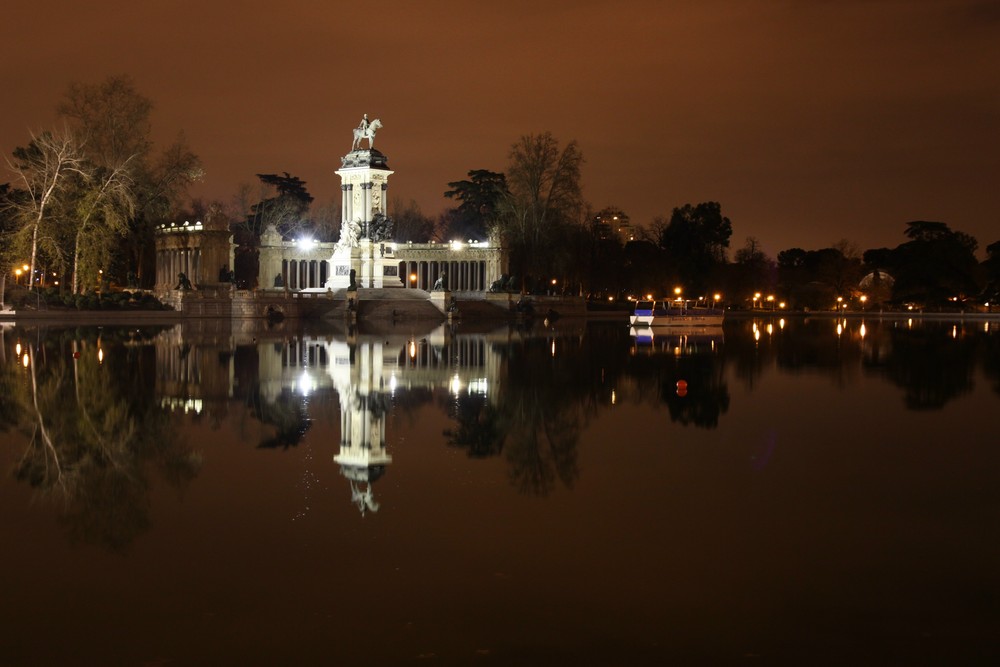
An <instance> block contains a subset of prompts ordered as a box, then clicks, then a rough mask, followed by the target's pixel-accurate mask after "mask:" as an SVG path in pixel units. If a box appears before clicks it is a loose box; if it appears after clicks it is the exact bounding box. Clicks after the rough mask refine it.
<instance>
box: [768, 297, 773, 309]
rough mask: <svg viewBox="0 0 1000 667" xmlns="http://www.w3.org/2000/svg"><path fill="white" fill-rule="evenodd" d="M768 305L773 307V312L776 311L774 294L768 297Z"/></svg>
mask: <svg viewBox="0 0 1000 667" xmlns="http://www.w3.org/2000/svg"><path fill="white" fill-rule="evenodd" d="M767 303H768V305H770V306H771V310H774V295H773V294H768V295H767Z"/></svg>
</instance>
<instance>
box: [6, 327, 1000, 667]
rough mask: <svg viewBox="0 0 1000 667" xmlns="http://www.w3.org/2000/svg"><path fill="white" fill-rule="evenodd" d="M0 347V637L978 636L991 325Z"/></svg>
mask: <svg viewBox="0 0 1000 667" xmlns="http://www.w3.org/2000/svg"><path fill="white" fill-rule="evenodd" d="M328 326H333V325H328ZM0 342H2V346H0V349H2V356H0V427H2V430H0V468H2V471H3V474H2V476H0V550H2V556H0V564H2V567H0V597H2V603H0V664H3V665H188V664H199V665H201V664H206V665H222V664H226V665H228V664H234V665H258V664H302V665H312V664H334V665H339V664H344V665H346V664H367V665H380V664H399V663H403V664H407V663H414V664H429V665H437V664H448V665H465V664H473V665H475V664H482V665H490V664H504V665H563V664H566V665H653V664H657V665H658V664H690V663H730V662H738V663H743V662H750V663H761V662H763V663H773V662H775V661H782V662H785V661H787V662H795V663H797V664H817V663H824V664H857V663H864V664H924V663H930V664H969V663H986V662H990V661H991V660H992V659H997V658H1000V484H998V482H1000V438H998V435H997V434H998V423H1000V422H998V414H1000V324H998V323H996V322H994V323H992V324H991V323H987V322H981V321H978V322H977V321H966V322H961V321H956V322H925V321H918V320H914V321H907V320H906V319H901V320H884V321H880V320H878V319H867V320H864V321H862V320H860V319H847V320H835V319H832V318H812V319H802V318H789V319H788V320H787V321H784V320H779V319H777V318H775V319H750V318H747V319H732V320H730V321H728V322H727V323H726V326H725V330H724V331H721V330H720V331H714V332H710V335H702V336H688V337H682V336H657V337H655V338H653V339H652V340H648V339H646V338H644V337H641V336H640V337H635V336H633V335H631V334H630V332H629V330H628V328H627V327H626V326H624V325H621V324H590V325H589V326H588V325H586V324H581V323H573V322H565V321H559V322H557V323H556V324H555V326H553V327H548V326H545V325H544V324H543V323H538V324H537V325H536V326H535V327H534V328H533V329H531V330H529V331H524V330H518V329H508V328H506V327H505V328H503V329H501V330H498V331H488V332H476V331H474V330H472V328H471V327H466V328H459V329H458V330H457V331H455V332H452V331H448V330H446V329H444V328H439V329H435V330H426V329H421V328H420V325H406V324H403V325H400V326H399V327H397V328H395V329H391V330H388V331H381V332H378V333H364V332H356V331H344V330H343V329H342V328H336V327H334V328H327V329H324V328H322V327H319V326H318V325H317V326H313V327H307V328H300V327H299V325H296V324H293V323H284V324H282V325H277V326H275V327H273V328H268V327H267V326H265V325H264V324H263V323H256V322H252V323H245V322H233V323H231V322H228V321H204V322H190V323H185V324H184V325H181V326H176V327H172V326H171V327H157V328H136V327H115V326H106V327H103V328H87V327H74V326H65V327H63V326H46V327H44V328H28V327H20V326H18V327H8V328H6V329H3V331H2V339H0ZM678 383H680V384H678ZM993 664H995V663H993Z"/></svg>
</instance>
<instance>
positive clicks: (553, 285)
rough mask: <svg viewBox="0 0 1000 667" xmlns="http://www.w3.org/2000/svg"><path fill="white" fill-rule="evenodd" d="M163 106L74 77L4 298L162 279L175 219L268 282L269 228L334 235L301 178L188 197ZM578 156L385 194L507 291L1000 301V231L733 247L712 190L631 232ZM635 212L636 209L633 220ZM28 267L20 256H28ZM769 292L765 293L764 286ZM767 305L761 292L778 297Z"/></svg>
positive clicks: (11, 188)
mask: <svg viewBox="0 0 1000 667" xmlns="http://www.w3.org/2000/svg"><path fill="white" fill-rule="evenodd" d="M152 109H153V103H152V102H151V101H150V100H149V99H148V98H147V97H145V96H144V95H142V94H141V93H140V92H139V91H138V90H137V89H136V88H135V85H134V83H133V82H132V80H131V79H129V78H128V77H126V76H112V77H109V78H107V79H106V80H104V81H102V82H100V83H97V84H83V83H74V84H72V85H70V86H69V88H68V89H67V91H66V93H65V95H64V97H63V99H62V101H61V102H60V103H59V105H58V107H57V115H58V119H59V125H58V126H57V128H55V129H50V130H45V131H42V132H38V133H35V134H32V135H31V136H30V138H29V141H28V142H27V144H26V145H25V146H23V147H19V148H17V149H15V150H14V151H13V154H12V156H11V157H9V158H7V167H8V170H9V172H10V174H11V176H12V178H11V181H10V182H9V183H7V184H0V269H2V271H0V292H2V291H3V287H4V281H6V280H9V279H10V277H11V276H12V275H17V274H21V273H24V274H26V275H24V276H23V278H22V277H21V276H19V275H18V276H17V278H16V279H17V280H18V281H19V282H21V283H22V284H24V285H28V286H31V285H36V284H45V285H50V286H51V285H58V286H59V290H60V291H70V292H71V293H73V294H76V293H79V292H82V291H84V290H88V289H93V288H95V287H100V286H101V283H102V282H103V283H107V282H109V281H114V282H117V283H118V284H120V285H125V284H128V285H130V286H135V287H150V286H152V284H153V281H154V280H155V257H154V247H155V244H154V238H153V237H154V231H155V228H156V226H157V225H159V224H162V223H164V222H168V221H173V220H178V219H195V220H202V221H204V222H205V223H206V224H208V225H212V226H216V227H221V228H228V229H230V230H231V231H232V232H233V234H234V240H235V242H236V245H237V253H236V261H235V266H234V267H231V268H233V269H234V270H235V277H236V278H237V279H238V281H239V282H240V283H242V284H245V285H248V286H249V285H252V284H254V282H255V281H256V278H257V276H256V271H257V256H258V249H259V246H260V239H261V235H262V234H263V233H264V230H265V229H267V228H268V227H272V226H273V227H274V228H275V229H276V230H277V231H278V232H279V233H280V234H281V235H282V236H283V237H284V238H286V239H292V238H299V237H303V236H306V237H310V238H314V239H316V240H317V241H338V240H339V238H340V233H341V224H340V219H341V210H340V201H339V198H338V199H332V200H330V201H328V202H325V203H317V202H315V200H314V197H313V196H312V195H311V194H310V193H309V191H308V187H307V183H306V182H305V181H303V180H302V179H300V178H298V177H296V176H294V175H292V174H289V173H288V172H282V173H265V174H257V175H256V177H257V182H256V183H255V184H252V185H251V184H242V185H240V186H239V187H238V188H237V190H236V192H235V193H234V195H233V196H232V198H231V200H230V201H229V202H221V201H210V202H206V201H204V200H198V199H194V200H192V199H190V198H189V195H188V190H189V187H190V186H191V185H192V184H193V183H194V182H196V181H198V180H199V179H200V178H201V177H202V169H201V162H200V160H199V158H198V156H197V155H195V154H194V153H193V152H192V151H191V149H190V148H189V147H188V146H187V143H186V141H185V140H184V137H183V135H182V134H180V135H178V137H177V138H176V139H175V140H174V141H173V142H171V143H170V144H168V145H167V146H165V147H164V148H161V149H159V150H158V149H157V148H156V147H155V146H154V144H153V141H152V138H151V137H152V123H151V112H152ZM583 164H584V156H583V153H582V151H581V149H580V146H579V145H578V143H577V142H576V141H570V142H568V143H566V144H562V143H561V142H560V141H559V140H558V139H556V138H555V137H554V136H553V135H552V134H551V133H550V132H543V133H539V134H529V135H525V136H522V137H521V138H519V139H518V140H517V141H515V142H514V143H513V144H512V146H511V148H510V151H509V154H508V161H507V165H506V168H505V170H504V171H503V172H495V171H490V170H487V169H474V170H470V171H468V172H467V177H466V178H465V179H462V180H456V181H453V182H450V183H448V189H447V190H446V191H445V192H444V196H445V198H447V199H448V200H450V201H451V202H452V203H453V205H452V206H451V207H450V208H448V209H446V210H445V211H444V212H443V213H442V214H441V215H440V216H438V217H436V218H434V217H431V216H428V215H425V214H424V213H423V212H422V211H421V210H420V208H419V206H418V205H417V204H416V202H414V201H412V200H411V201H409V202H404V201H402V200H400V199H398V198H397V199H394V200H392V201H391V202H389V213H390V219H388V220H385V221H382V222H381V223H380V224H381V227H380V228H385V229H392V230H393V238H394V240H396V241H398V242H407V241H413V242H427V241H431V240H437V241H446V240H452V239H461V240H480V241H481V240H486V239H488V238H493V239H495V240H497V241H501V242H502V243H503V244H504V247H505V249H506V251H507V255H508V260H509V271H510V273H509V275H507V276H504V283H505V284H504V287H505V288H506V289H512V290H517V291H523V292H538V291H557V292H559V293H566V294H575V295H583V296H587V297H589V298H591V299H594V300H603V301H608V300H612V301H617V300H622V299H625V298H626V297H628V296H633V297H637V296H645V295H655V296H656V297H665V296H668V295H672V294H673V293H674V290H675V288H678V287H679V288H681V291H682V293H683V295H684V296H685V297H689V298H698V297H703V298H706V299H713V298H714V296H715V295H716V294H718V295H719V296H720V299H721V300H723V301H725V302H726V303H728V304H730V305H741V304H742V305H747V306H748V307H755V306H758V305H769V304H770V305H773V303H775V302H784V303H786V305H787V307H790V308H791V307H800V308H828V307H830V306H831V305H832V304H833V303H834V302H835V300H836V299H837V298H838V297H840V298H841V299H848V300H849V299H852V298H858V297H860V296H861V295H862V294H863V295H864V296H865V300H866V302H867V303H869V304H871V305H873V306H874V305H876V304H880V305H902V304H905V303H918V304H920V305H922V306H926V307H932V308H933V307H944V306H948V305H951V306H954V305H956V303H962V304H969V303H971V302H979V303H986V302H991V301H992V302H995V301H997V300H998V299H1000V241H997V242H995V243H992V244H991V245H989V246H987V247H986V253H987V259H986V260H985V261H984V262H979V261H978V260H977V259H976V256H975V252H976V249H977V247H978V243H977V241H976V239H974V238H973V237H971V236H970V235H968V234H965V233H963V232H960V231H955V230H952V229H950V228H949V227H948V225H947V224H945V223H942V222H930V221H914V222H909V223H906V224H905V226H904V229H903V233H904V236H905V239H906V240H905V241H904V242H902V243H901V244H899V245H898V246H897V247H895V248H872V249H868V250H866V251H864V252H862V251H861V250H860V249H859V248H858V247H857V246H855V245H854V244H852V243H850V242H848V241H846V240H845V241H841V242H839V243H837V244H835V245H833V246H831V247H829V248H820V249H815V250H806V249H802V248H789V249H786V250H783V251H781V252H779V253H777V256H776V257H774V258H772V257H770V256H768V255H767V254H766V253H765V252H764V251H763V249H762V247H761V245H760V243H759V242H758V241H757V240H756V239H755V238H754V237H752V236H751V237H747V238H746V240H745V242H744V244H743V245H742V246H741V247H739V248H736V249H735V250H734V251H733V252H732V256H731V257H730V251H731V250H733V249H732V248H731V240H732V235H733V223H732V222H731V221H730V219H729V218H728V217H726V216H725V215H724V214H723V211H722V206H721V204H720V203H718V202H713V201H709V202H700V203H694V204H691V203H688V204H683V205H681V206H677V207H675V208H673V209H672V211H671V213H670V214H669V215H662V216H657V217H655V218H654V219H653V220H652V221H650V223H649V224H648V225H647V226H641V227H637V228H636V229H635V230H634V232H633V234H631V235H630V236H629V237H628V238H623V237H622V236H621V235H619V234H615V233H608V230H607V229H606V225H605V224H604V223H603V222H602V221H603V219H604V218H605V214H607V213H608V212H610V211H615V212H620V211H619V210H618V209H616V208H615V207H613V206H609V207H607V208H605V209H603V210H602V211H598V212H595V210H594V208H593V207H592V206H591V205H590V204H589V203H587V202H586V201H585V199H584V197H583V191H582V187H581V182H580V180H581V168H582V165H583ZM623 215H624V214H623ZM25 267H26V268H25ZM755 296H757V297H758V299H757V300H755V299H754V297H755ZM768 296H771V297H773V299H774V300H773V301H767V297H768Z"/></svg>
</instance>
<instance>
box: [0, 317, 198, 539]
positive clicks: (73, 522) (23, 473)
mask: <svg viewBox="0 0 1000 667" xmlns="http://www.w3.org/2000/svg"><path fill="white" fill-rule="evenodd" d="M119 333H121V335H122V336H125V335H127V334H125V333H124V332H116V331H114V330H108V329H105V330H104V331H103V332H102V333H101V335H100V337H99V338H98V337H97V332H96V331H95V332H94V333H93V334H91V335H90V336H87V335H84V334H80V333H76V332H64V333H61V334H54V335H51V336H46V337H44V338H40V339H39V340H37V342H35V343H33V344H32V345H31V346H30V347H28V349H27V351H26V354H27V355H28V364H27V366H24V365H23V364H22V365H14V366H8V365H5V366H4V377H5V380H4V384H7V385H9V386H10V388H11V389H12V391H11V393H10V394H7V395H6V396H5V402H6V401H12V402H15V403H16V404H17V406H18V409H19V415H18V416H19V418H18V420H17V427H18V429H19V430H20V431H22V432H23V433H24V434H25V436H26V437H27V438H28V445H27V447H26V449H25V452H24V454H23V456H22V457H21V459H20V460H19V461H18V463H17V465H16V466H15V470H14V475H15V477H16V478H17V479H18V480H20V481H23V482H26V483H28V484H30V485H31V486H33V487H35V488H36V489H38V490H39V492H41V493H42V494H44V495H45V496H47V497H50V498H52V499H53V500H55V499H58V500H59V501H60V504H59V507H60V515H59V521H60V523H62V524H63V525H65V526H66V527H67V529H68V530H69V532H70V534H71V535H72V536H73V537H74V539H79V540H81V541H84V542H86V543H96V544H102V545H104V546H106V547H110V548H112V549H115V550H121V549H123V548H125V547H126V546H128V544H129V543H130V542H131V541H132V540H133V539H134V538H135V537H136V536H138V535H139V534H141V533H142V532H143V531H145V530H146V528H147V527H148V525H149V518H148V510H149V480H148V476H147V474H146V470H147V468H148V466H150V465H152V466H155V467H157V468H159V469H160V471H161V472H162V473H163V475H164V477H165V478H166V480H167V481H168V482H169V483H171V484H172V485H175V486H178V487H182V486H184V485H185V484H187V483H188V482H189V481H190V480H191V479H193V478H194V476H195V475H197V472H198V468H199V466H200V457H199V456H198V455H197V454H195V453H194V452H192V451H191V450H190V449H189V448H187V447H186V446H184V445H183V444H181V443H179V442H178V440H177V439H176V438H175V437H174V433H173V424H172V422H171V420H170V416H169V415H168V414H167V413H165V412H164V411H163V410H162V409H160V408H159V407H158V406H157V405H156V402H155V400H154V396H153V393H152V387H153V384H154V383H153V382H152V381H151V378H152V373H153V366H154V364H155V357H154V356H153V355H152V354H147V353H146V352H152V349H151V348H146V349H142V348H136V347H134V346H128V347H126V346H125V345H124V343H126V342H127V341H125V340H122V339H121V338H120V337H119ZM99 352H100V353H101V354H102V357H101V358H100V359H99V357H98V354H99ZM11 376H15V378H16V379H15V381H14V382H11V381H10V380H11Z"/></svg>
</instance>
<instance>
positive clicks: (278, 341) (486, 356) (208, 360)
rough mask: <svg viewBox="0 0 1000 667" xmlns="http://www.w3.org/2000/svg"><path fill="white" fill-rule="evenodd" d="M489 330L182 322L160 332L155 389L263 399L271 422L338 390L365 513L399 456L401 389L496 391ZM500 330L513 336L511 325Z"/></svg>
mask: <svg viewBox="0 0 1000 667" xmlns="http://www.w3.org/2000/svg"><path fill="white" fill-rule="evenodd" d="M491 338H492V336H490V335H468V336H454V335H452V334H451V332H450V330H449V329H448V328H447V327H445V326H440V327H438V328H437V329H435V330H433V331H431V332H429V333H426V334H423V335H401V334H395V333H393V334H388V335H385V334H383V335H379V336H374V335H372V336H367V335H347V334H346V333H343V334H333V333H316V334H308V333H299V334H295V335H290V334H288V333H284V334H281V333H269V332H267V331H265V330H260V331H256V332H254V334H253V335H250V334H249V333H247V332H240V333H237V334H235V335H230V336H225V335H206V336H202V335H200V334H190V333H188V334H185V333H184V326H183V325H178V326H177V327H176V328H174V329H172V330H170V331H168V332H165V333H163V334H161V335H160V337H159V338H158V339H157V341H156V346H157V393H158V395H159V396H160V402H161V404H162V405H164V406H169V407H172V408H173V409H175V410H183V411H185V412H195V413H198V414H201V413H202V412H203V411H207V412H208V413H209V414H210V415H211V414H215V413H219V414H221V413H222V412H224V411H225V410H226V408H225V406H226V405H229V404H231V403H233V402H235V401H238V400H242V401H243V402H245V403H246V404H247V405H248V406H249V405H251V404H252V403H253V402H254V401H258V402H259V403H261V404H262V405H263V406H264V409H261V410H257V411H255V413H254V415H253V416H256V417H257V418H258V419H261V421H265V420H266V416H267V415H269V414H274V413H277V412H281V411H280V410H276V409H271V410H268V409H267V406H279V405H282V404H288V403H289V402H295V404H296V407H297V406H299V405H301V404H303V402H304V401H305V399H307V398H308V397H310V396H313V395H318V394H321V393H323V392H328V391H330V390H334V391H336V392H337V395H338V398H339V403H340V445H339V451H338V453H337V454H336V455H335V456H334V457H333V460H334V462H336V463H337V464H338V466H340V473H341V475H343V476H344V478H345V479H347V480H348V482H349V484H350V489H351V501H352V502H353V503H354V504H356V505H357V507H358V509H359V510H360V511H361V512H362V513H365V512H367V511H377V510H378V507H379V505H378V502H377V501H376V499H375V495H374V491H373V484H374V482H376V481H377V480H378V479H380V478H381V477H382V476H383V475H385V473H386V468H387V466H388V465H389V464H390V463H391V462H392V456H391V455H390V454H389V453H388V451H387V448H386V420H387V417H388V414H389V412H390V408H391V406H392V403H393V400H394V398H397V397H398V395H399V394H405V393H406V392H409V391H412V390H424V392H423V393H424V394H426V398H425V399H424V400H426V401H430V400H432V397H433V395H434V394H435V393H438V394H439V395H440V393H442V392H447V393H449V394H452V395H455V396H459V395H460V394H462V393H463V392H468V393H474V394H479V395H483V396H487V400H489V398H490V397H489V393H490V389H491V388H493V389H494V390H495V388H496V386H497V377H498V370H499V366H500V363H501V361H500V355H499V354H498V353H497V352H496V351H495V349H494V345H493V344H492V342H491ZM502 338H503V342H504V343H505V342H506V331H505V332H504V333H503V334H502ZM427 390H429V391H427ZM251 393H252V397H251V396H250V394H251ZM287 412H288V410H285V413H287ZM260 415H264V418H261V416H260ZM301 418H303V419H308V415H301ZM274 425H275V426H276V427H278V429H279V430H280V428H281V425H280V424H274ZM291 430H294V425H292V429H291ZM291 444H295V443H294V442H293V443H291Z"/></svg>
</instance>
